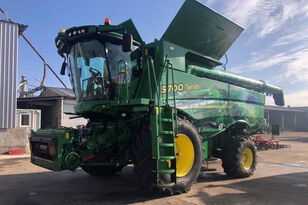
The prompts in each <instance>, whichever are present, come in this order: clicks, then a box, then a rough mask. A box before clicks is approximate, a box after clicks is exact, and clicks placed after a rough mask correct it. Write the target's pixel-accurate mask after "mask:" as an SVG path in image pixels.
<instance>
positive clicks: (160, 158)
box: [159, 156, 176, 160]
mask: <svg viewBox="0 0 308 205" xmlns="http://www.w3.org/2000/svg"><path fill="white" fill-rule="evenodd" d="M172 159H176V157H175V156H160V157H159V160H172Z"/></svg>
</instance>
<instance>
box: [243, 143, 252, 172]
mask: <svg viewBox="0 0 308 205" xmlns="http://www.w3.org/2000/svg"><path fill="white" fill-rule="evenodd" d="M241 162H242V167H243V168H244V169H246V170H249V169H250V167H251V165H252V162H253V153H252V151H251V149H250V148H248V147H246V148H245V149H244V150H243V152H242V159H241Z"/></svg>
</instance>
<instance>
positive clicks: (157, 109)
mask: <svg viewBox="0 0 308 205" xmlns="http://www.w3.org/2000/svg"><path fill="white" fill-rule="evenodd" d="M155 108H156V115H159V108H158V107H155Z"/></svg>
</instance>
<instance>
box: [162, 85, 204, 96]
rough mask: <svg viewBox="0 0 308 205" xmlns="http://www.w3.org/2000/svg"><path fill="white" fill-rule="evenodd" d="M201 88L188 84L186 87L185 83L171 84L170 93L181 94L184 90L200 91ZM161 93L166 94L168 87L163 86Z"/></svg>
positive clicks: (169, 86)
mask: <svg viewBox="0 0 308 205" xmlns="http://www.w3.org/2000/svg"><path fill="white" fill-rule="evenodd" d="M199 88H200V86H199V85H198V84H188V83H186V84H185V85H184V84H183V83H179V84H174V85H172V84H169V85H168V92H171V91H174V92H181V91H183V90H187V91H190V90H198V89H199ZM160 90H161V93H162V94H164V93H166V92H167V86H166V85H163V86H161V89H160Z"/></svg>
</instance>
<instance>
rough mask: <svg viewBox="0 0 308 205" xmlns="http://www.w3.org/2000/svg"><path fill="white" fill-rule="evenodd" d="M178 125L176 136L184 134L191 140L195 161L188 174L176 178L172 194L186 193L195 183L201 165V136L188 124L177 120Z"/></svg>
mask: <svg viewBox="0 0 308 205" xmlns="http://www.w3.org/2000/svg"><path fill="white" fill-rule="evenodd" d="M177 124H178V134H184V135H186V136H187V137H189V139H190V140H191V142H192V144H193V146H194V151H195V159H194V163H193V166H192V168H191V170H190V171H189V173H188V174H187V175H185V176H184V177H177V182H176V185H175V186H174V188H173V191H174V192H177V191H182V192H183V191H188V190H189V189H190V187H191V185H192V184H193V183H194V182H195V181H196V179H197V178H198V176H199V174H200V170H201V165H202V157H203V156H202V153H203V152H202V144H201V139H202V138H201V136H200V135H199V133H198V131H197V129H196V128H195V127H194V126H193V125H192V124H191V123H189V122H187V121H185V120H183V119H179V118H178V120H177Z"/></svg>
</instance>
